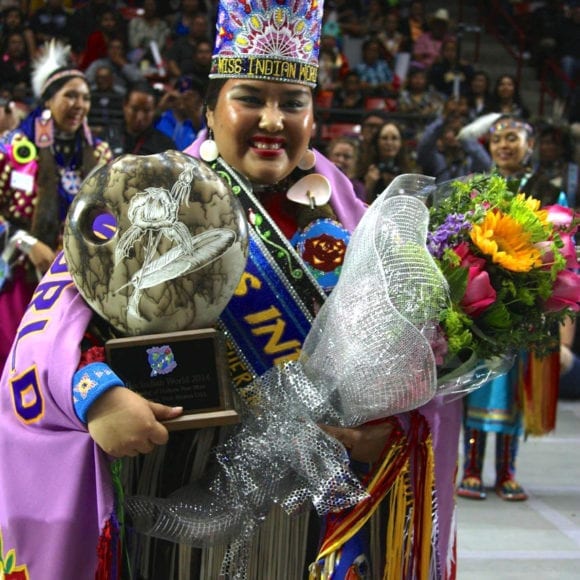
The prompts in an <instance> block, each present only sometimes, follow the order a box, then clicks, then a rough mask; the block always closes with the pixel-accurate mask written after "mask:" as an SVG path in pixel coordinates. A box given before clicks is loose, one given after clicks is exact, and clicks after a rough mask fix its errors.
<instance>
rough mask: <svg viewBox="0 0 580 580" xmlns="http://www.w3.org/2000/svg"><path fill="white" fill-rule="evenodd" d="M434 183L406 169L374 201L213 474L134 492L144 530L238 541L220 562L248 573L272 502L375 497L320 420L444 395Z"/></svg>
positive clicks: (351, 418) (290, 504) (300, 505)
mask: <svg viewBox="0 0 580 580" xmlns="http://www.w3.org/2000/svg"><path fill="white" fill-rule="evenodd" d="M433 182H434V180H433V179H432V178H429V177H425V176H421V175H402V176H399V177H397V178H396V179H395V180H394V181H393V182H392V184H391V185H390V186H389V188H388V189H387V190H386V191H385V192H383V194H382V195H381V196H380V197H379V198H378V199H377V200H376V201H375V203H373V205H372V206H371V207H370V208H369V209H368V210H367V212H366V214H365V215H364V217H363V219H362V220H361V222H360V224H359V226H358V227H357V229H356V230H355V232H354V234H353V236H352V239H351V241H350V244H349V246H348V249H347V254H346V257H345V261H344V265H343V270H342V272H341V275H340V279H339V283H338V285H337V286H336V288H335V289H334V290H333V291H332V293H331V295H330V297H329V298H328V300H327V301H326V302H325V304H324V305H323V306H322V308H321V310H320V312H319V313H318V315H317V317H316V319H315V321H314V323H313V326H312V329H311V331H310V333H309V334H308V336H307V338H306V341H305V344H304V346H303V351H302V354H301V357H300V359H299V360H298V361H295V362H292V363H286V364H285V365H282V366H277V367H274V368H272V369H270V370H269V371H268V372H267V373H265V374H264V375H262V376H261V377H260V378H259V379H257V380H256V381H255V384H254V385H253V387H254V391H255V392H256V393H257V395H258V396H257V397H256V398H257V400H258V402H257V403H256V404H253V405H252V407H251V408H246V409H245V410H244V411H243V417H242V418H243V422H242V427H241V428H240V430H239V431H238V432H237V433H236V434H235V435H233V436H232V437H230V438H229V439H228V440H227V441H226V442H225V443H224V444H223V445H221V446H220V447H218V449H217V451H216V462H215V464H214V469H213V470H212V471H210V472H208V473H206V475H205V476H204V478H203V480H198V481H197V482H194V483H193V484H191V485H189V486H187V487H185V488H183V489H181V490H180V491H178V492H176V493H175V494H174V495H172V496H171V497H169V498H167V499H158V498H144V497H133V498H130V499H129V500H128V502H127V507H128V510H129V512H130V513H131V515H132V517H133V519H134V521H135V524H136V525H137V527H138V528H140V529H141V530H142V531H144V532H146V533H148V534H150V535H153V536H156V537H161V538H165V539H170V540H172V541H176V542H180V543H185V544H189V545H193V546H199V547H203V546H209V545H214V544H223V543H226V542H229V543H230V548H229V551H228V553H227V555H226V559H225V561H224V565H223V569H222V572H223V573H224V574H226V575H227V577H229V578H243V577H244V576H245V571H244V570H245V554H246V552H247V549H246V548H247V542H249V541H250V540H251V538H252V535H253V533H254V531H255V529H256V527H257V526H258V525H259V524H260V522H261V521H262V520H263V519H264V518H265V516H266V514H267V513H268V511H269V510H270V508H271V507H272V505H273V504H274V503H276V504H279V505H281V506H282V507H283V508H284V509H285V510H286V511H287V512H288V513H291V514H292V513H296V512H298V511H300V510H301V509H304V508H307V507H308V506H309V505H310V504H312V505H314V507H315V508H316V510H317V512H318V513H319V514H321V515H322V514H325V513H328V512H331V511H338V510H341V509H344V508H347V507H350V506H352V505H354V504H356V503H357V502H359V501H361V500H362V499H364V498H365V497H366V496H367V494H366V492H365V490H364V488H363V487H362V486H361V485H360V483H359V482H358V480H357V478H356V477H355V476H354V475H353V474H352V473H351V471H350V470H349V458H348V455H347V453H346V451H345V449H344V447H342V445H341V444H340V443H338V441H337V440H335V439H334V438H333V437H330V436H329V435H327V434H325V433H324V432H323V431H322V430H321V429H320V428H319V427H318V424H332V425H338V426H343V427H351V426H356V425H360V424H363V423H365V422H367V421H370V420H373V419H378V418H383V417H388V416H391V415H394V414H396V413H400V412H404V411H408V410H410V409H414V408H417V407H419V406H421V405H423V404H425V403H426V402H427V401H429V400H430V399H431V398H432V397H433V396H434V395H435V394H436V389H437V374H436V366H435V358H434V355H433V352H432V350H431V347H430V341H432V340H434V339H435V333H436V328H437V320H438V318H439V312H440V311H441V309H442V308H444V307H445V306H446V304H447V303H448V288H447V284H446V281H445V279H444V278H443V276H442V274H441V273H440V270H439V269H438V267H437V265H436V264H435V262H434V261H433V259H432V258H431V256H430V254H429V253H428V251H427V249H426V246H425V242H426V236H427V228H428V221H429V213H428V209H427V207H426V206H425V204H424V203H423V199H424V198H425V197H426V193H425V192H426V191H428V189H429V188H431V187H433Z"/></svg>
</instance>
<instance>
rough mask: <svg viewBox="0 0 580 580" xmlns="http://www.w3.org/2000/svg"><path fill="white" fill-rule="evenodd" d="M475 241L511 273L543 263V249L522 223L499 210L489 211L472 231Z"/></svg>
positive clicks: (471, 234)
mask: <svg viewBox="0 0 580 580" xmlns="http://www.w3.org/2000/svg"><path fill="white" fill-rule="evenodd" d="M470 236H471V240H472V242H473V243H474V244H475V245H476V246H477V247H478V248H479V250H480V251H481V252H483V253H484V254H485V255H487V256H490V257H491V259H492V261H493V262H494V263H496V264H498V265H500V266H502V267H503V268H505V269H506V270H510V271H512V272H529V271H530V270H531V269H532V268H534V267H536V266H541V264H542V259H541V253H540V251H539V250H538V249H537V248H536V247H535V246H534V245H533V243H532V240H531V235H530V233H529V232H528V231H526V229H525V228H524V227H523V225H522V224H521V223H519V222H518V221H516V220H515V219H514V218H513V217H511V216H509V215H506V214H504V213H502V212H500V211H490V212H488V213H487V214H486V216H485V218H484V220H483V221H482V222H481V223H480V224H474V225H473V228H472V230H471V232H470Z"/></svg>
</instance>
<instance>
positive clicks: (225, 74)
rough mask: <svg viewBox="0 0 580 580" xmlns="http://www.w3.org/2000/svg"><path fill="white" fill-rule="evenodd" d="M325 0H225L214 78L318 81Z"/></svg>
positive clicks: (221, 8) (222, 1)
mask: <svg viewBox="0 0 580 580" xmlns="http://www.w3.org/2000/svg"><path fill="white" fill-rule="evenodd" d="M322 12H323V1H322V0H220V3H219V6H218V15H217V24H216V28H217V33H216V41H215V48H214V52H213V57H212V67H211V72H210V74H209V77H210V78H252V79H259V80H271V81H281V82H289V83H299V84H304V85H307V86H310V87H315V86H316V76H317V73H318V53H319V49H320V31H321V25H322Z"/></svg>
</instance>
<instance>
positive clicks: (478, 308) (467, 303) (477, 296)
mask: <svg viewBox="0 0 580 580" xmlns="http://www.w3.org/2000/svg"><path fill="white" fill-rule="evenodd" d="M496 296H497V295H496V292H495V290H494V288H493V286H492V285H491V282H490V280H489V274H488V273H487V272H486V271H484V270H482V269H481V268H478V267H477V266H470V267H469V272H468V276H467V288H466V289H465V294H464V295H463V298H462V299H461V307H462V308H463V311H464V312H465V314H467V315H469V316H473V317H474V318H477V317H478V316H479V315H480V314H482V313H483V311H484V310H485V309H486V308H488V307H489V306H490V305H491V304H493V303H494V302H495V299H496Z"/></svg>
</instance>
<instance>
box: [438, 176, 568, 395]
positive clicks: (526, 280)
mask: <svg viewBox="0 0 580 580" xmlns="http://www.w3.org/2000/svg"><path fill="white" fill-rule="evenodd" d="M438 194H441V189H440V190H438ZM434 201H435V203H434V204H433V206H432V207H431V208H430V226H429V230H430V231H429V234H428V248H429V251H430V252H431V254H432V255H433V257H434V258H435V260H436V261H437V263H438V265H439V267H440V268H441V271H442V272H443V274H444V276H445V278H446V279H447V281H448V284H449V290H450V298H451V300H450V304H449V306H448V307H447V308H445V309H444V310H443V312H442V314H441V318H440V321H439V322H440V329H441V333H440V340H439V342H438V344H435V345H434V351H435V353H436V355H438V363H440V376H441V375H443V377H442V379H440V383H444V382H449V381H452V383H450V384H454V385H455V387H457V384H456V382H457V381H456V379H457V376H465V375H464V374H463V375H462V373H461V372H460V371H461V370H465V368H466V367H467V368H472V369H478V368H479V373H480V374H482V373H483V374H485V371H486V370H491V371H495V372H491V376H488V377H485V378H486V380H489V378H493V375H494V374H501V373H502V372H505V371H506V370H507V369H509V366H510V361H511V360H513V356H511V355H512V353H516V352H517V351H519V350H521V349H526V350H531V351H533V352H535V353H536V354H538V355H540V356H541V355H543V354H546V353H548V352H550V351H553V350H554V349H556V348H557V346H558V341H559V329H558V325H559V323H561V322H563V321H564V320H565V319H566V318H567V317H569V316H574V315H576V313H577V312H578V310H579V308H580V305H579V302H580V276H579V275H578V274H577V273H576V271H577V270H578V260H577V257H576V250H575V246H574V242H573V236H574V234H575V233H576V230H577V228H578V225H579V223H580V219H579V218H580V216H579V215H578V214H575V212H574V211H572V210H571V209H569V208H565V207H562V206H557V205H554V206H550V207H545V208H541V204H540V201H539V200H537V199H534V198H532V197H527V196H526V195H524V194H518V193H517V191H516V190H515V189H514V188H513V187H512V185H511V184H510V183H508V182H507V181H506V180H505V179H504V178H502V177H500V176H499V175H487V176H483V175H475V176H471V177H470V178H468V179H467V180H465V181H455V182H452V183H451V184H450V186H449V189H448V190H447V191H445V192H444V193H443V195H440V198H439V199H435V200H434ZM494 365H495V366H496V367H497V366H499V368H494ZM458 369H459V372H458ZM453 381H455V383H453ZM483 382H485V381H480V382H479V383H478V382H477V381H470V382H467V383H466V384H467V388H466V389H464V390H470V389H472V388H473V387H474V386H475V387H476V386H480V385H481V384H482V383H483ZM442 390H445V389H442ZM456 390H461V389H456Z"/></svg>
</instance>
